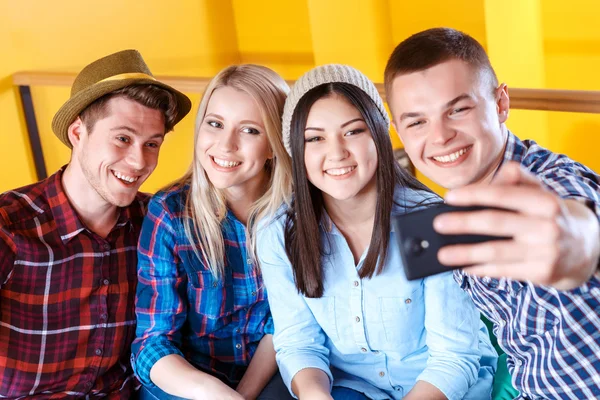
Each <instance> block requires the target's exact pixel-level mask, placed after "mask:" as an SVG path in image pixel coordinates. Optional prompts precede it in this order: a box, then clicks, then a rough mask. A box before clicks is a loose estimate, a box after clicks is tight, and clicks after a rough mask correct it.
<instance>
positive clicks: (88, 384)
mask: <svg viewBox="0 0 600 400" xmlns="http://www.w3.org/2000/svg"><path fill="white" fill-rule="evenodd" d="M84 386H85V388H86V390H90V389H91V388H92V386H94V384H93V383H92V382H86V383H85V385H84Z"/></svg>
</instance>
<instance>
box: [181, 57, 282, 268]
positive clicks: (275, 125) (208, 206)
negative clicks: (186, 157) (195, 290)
mask: <svg viewBox="0 0 600 400" xmlns="http://www.w3.org/2000/svg"><path fill="white" fill-rule="evenodd" d="M225 86H227V87H231V88H234V89H236V90H239V91H241V92H244V93H246V94H248V95H249V96H250V97H252V98H253V100H254V101H255V102H256V104H257V105H258V108H259V109H260V113H261V117H262V120H263V124H264V126H265V130H266V135H267V140H268V141H269V145H270V147H271V150H272V151H273V159H272V160H268V161H267V163H266V164H265V168H266V170H267V173H268V174H269V184H268V189H267V191H266V192H265V193H264V194H263V195H262V196H261V197H260V198H259V199H258V200H257V201H255V202H254V204H253V205H252V207H251V208H250V212H249V214H248V215H249V216H248V222H247V224H246V246H247V249H248V253H249V254H250V257H251V258H252V260H253V261H254V262H255V264H256V256H255V243H256V242H255V231H256V223H257V222H258V221H260V220H261V219H262V218H263V217H266V216H272V215H274V214H275V211H277V209H278V208H279V206H281V205H282V204H283V203H286V204H289V202H290V196H291V192H292V180H291V171H292V164H291V159H290V157H289V156H288V154H287V152H286V150H285V147H284V146H283V141H282V138H281V115H282V113H283V105H284V103H285V99H286V97H287V94H288V92H289V86H288V85H287V83H286V82H285V81H284V80H283V78H281V77H280V76H279V75H277V73H275V72H274V71H272V70H271V69H269V68H266V67H263V66H260V65H253V64H244V65H233V66H230V67H227V68H225V69H223V70H222V71H221V72H219V73H218V74H217V75H216V76H215V77H214V78H213V79H212V80H211V81H210V83H209V84H208V86H207V88H206V91H205V92H204V95H203V96H202V101H201V102H200V106H199V107H198V113H197V114H196V126H195V134H194V157H193V160H192V164H191V165H190V168H189V169H188V171H187V172H186V174H185V175H184V176H183V177H181V178H180V179H179V180H178V181H177V182H174V185H186V184H189V186H190V189H189V191H188V193H187V197H186V199H185V211H184V221H185V222H184V224H183V225H184V230H185V234H186V236H187V238H188V240H189V241H190V243H193V244H194V253H195V254H196V256H197V257H198V259H199V260H203V261H204V263H205V265H207V266H208V268H209V269H210V271H211V272H212V274H213V275H214V276H215V277H219V276H222V275H223V273H224V270H225V246H224V243H223V242H224V240H223V234H222V231H221V222H222V221H223V219H224V218H225V216H226V214H227V205H226V201H225V196H224V194H223V193H222V191H220V190H218V189H216V188H215V187H214V186H213V185H212V183H211V182H210V180H209V179H208V177H207V175H206V172H205V171H204V168H203V167H202V165H201V163H200V161H199V160H198V158H197V155H196V148H197V141H198V132H199V130H200V127H201V125H202V123H203V120H204V116H205V114H206V109H207V107H208V103H209V102H210V98H211V97H212V94H213V92H214V91H215V90H216V89H218V88H221V87H225Z"/></svg>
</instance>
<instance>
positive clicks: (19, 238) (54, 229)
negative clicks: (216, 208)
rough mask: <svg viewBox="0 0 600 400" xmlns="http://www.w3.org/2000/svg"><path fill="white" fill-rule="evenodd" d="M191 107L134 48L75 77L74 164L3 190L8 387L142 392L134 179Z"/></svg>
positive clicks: (8, 394) (64, 127) (69, 118)
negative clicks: (137, 372) (136, 368)
mask: <svg viewBox="0 0 600 400" xmlns="http://www.w3.org/2000/svg"><path fill="white" fill-rule="evenodd" d="M190 107H191V104H190V100H189V99H188V98H187V97H186V96H185V95H184V94H182V93H180V92H178V91H177V90H175V89H173V88H171V87H169V86H167V85H165V84H164V83H161V82H159V81H157V80H156V79H155V78H154V77H153V76H152V74H151V72H150V70H149V69H148V67H147V66H146V64H145V62H144V60H143V59H142V57H141V55H140V54H139V53H138V52H137V51H135V50H125V51H121V52H118V53H115V54H112V55H109V56H107V57H104V58H102V59H100V60H97V61H95V62H93V63H91V64H90V65H88V66H87V67H85V68H84V69H83V70H82V71H81V72H80V73H79V75H78V76H77V78H76V79H75V82H74V84H73V87H72V90H71V98H70V99H69V100H68V101H67V102H66V103H65V104H64V105H63V106H62V107H61V108H60V110H59V111H58V112H57V113H56V115H55V117H54V120H53V121H52V129H53V131H54V133H55V134H56V136H58V138H59V139H60V140H61V141H62V142H63V143H64V144H65V145H66V146H68V147H69V148H71V149H72V153H71V160H70V162H69V164H67V165H66V166H65V167H63V168H61V169H60V170H59V171H58V172H56V173H55V174H54V175H52V176H50V177H49V178H47V179H45V180H43V181H40V182H37V183H34V184H32V185H29V186H26V187H23V188H19V189H15V190H12V191H8V192H6V193H4V194H1V195H0V254H1V255H2V257H1V258H0V343H2V346H0V376H1V377H2V378H1V379H0V397H1V398H9V399H17V398H28V399H49V398H52V399H59V398H82V397H86V398H88V397H89V398H96V397H104V398H108V399H129V398H131V397H132V395H133V394H134V391H135V380H134V379H133V376H132V371H131V368H130V363H129V354H130V345H131V341H132V340H133V338H134V337H135V312H134V299H135V287H136V280H137V274H136V267H137V251H136V248H137V240H138V234H139V231H140V227H141V223H142V219H143V217H144V212H145V204H146V200H147V198H146V196H145V195H143V194H141V193H138V189H139V187H140V185H141V184H142V183H143V182H144V181H145V180H146V179H147V178H148V176H149V175H150V174H151V173H152V171H154V168H155V167H156V164H157V161H158V153H159V150H160V146H161V144H162V142H163V139H164V136H165V134H166V133H167V132H168V131H170V130H171V129H173V127H174V125H175V124H176V123H177V122H179V121H180V120H181V119H182V118H183V117H184V116H185V115H186V114H187V113H188V112H189V110H190Z"/></svg>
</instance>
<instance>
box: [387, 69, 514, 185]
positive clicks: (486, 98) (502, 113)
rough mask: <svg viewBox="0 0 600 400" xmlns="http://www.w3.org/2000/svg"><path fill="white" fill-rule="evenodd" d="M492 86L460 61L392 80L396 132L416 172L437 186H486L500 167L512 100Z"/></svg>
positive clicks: (484, 77)
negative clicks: (481, 184) (475, 184)
mask: <svg viewBox="0 0 600 400" xmlns="http://www.w3.org/2000/svg"><path fill="white" fill-rule="evenodd" d="M491 86H492V85H491V84H490V80H489V79H488V77H487V76H486V75H485V73H476V72H474V71H473V69H472V67H470V66H469V65H468V64H467V63H465V62H463V61H460V60H450V61H446V62H443V63H441V64H438V65H435V66H433V67H431V68H428V69H426V70H424V71H419V72H413V73H409V74H405V75H398V76H397V77H395V78H394V80H393V81H392V85H391V93H390V97H391V102H390V111H391V113H392V117H393V121H394V122H393V123H394V126H395V128H396V131H397V132H398V134H399V135H400V138H401V139H402V142H403V143H404V147H405V150H406V152H407V154H408V156H409V157H410V159H411V161H412V162H413V164H414V165H415V167H416V168H417V169H419V170H420V171H421V172H422V173H423V174H425V175H426V176H427V177H428V178H429V179H431V180H432V181H434V182H436V183H437V184H439V185H441V186H443V187H445V188H448V189H453V188H458V187H462V186H465V185H468V184H471V183H476V182H481V181H485V180H486V179H489V178H491V176H492V175H493V173H494V171H495V170H496V168H497V167H498V165H499V164H500V162H501V160H502V156H503V149H504V145H505V143H506V137H507V136H506V135H507V133H506V129H505V127H504V125H503V124H504V122H505V121H506V119H507V118H508V106H509V100H508V93H507V90H506V86H505V85H501V86H500V87H499V88H497V89H495V90H494V88H493V87H491Z"/></svg>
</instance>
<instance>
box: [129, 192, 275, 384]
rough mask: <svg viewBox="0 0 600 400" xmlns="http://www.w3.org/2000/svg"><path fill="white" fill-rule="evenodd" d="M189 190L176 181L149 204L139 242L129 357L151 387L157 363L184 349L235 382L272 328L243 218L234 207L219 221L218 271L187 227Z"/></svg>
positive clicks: (186, 354)
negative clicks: (199, 253) (221, 261)
mask: <svg viewBox="0 0 600 400" xmlns="http://www.w3.org/2000/svg"><path fill="white" fill-rule="evenodd" d="M187 191H188V187H187V186H185V187H183V188H182V187H177V186H176V187H174V188H172V189H170V190H168V191H166V192H160V193H158V194H156V195H155V196H154V197H153V198H152V200H151V201H150V204H149V205H148V214H147V215H146V218H145V219H144V223H143V226H142V232H141V235H140V241H139V244H138V280H139V282H138V285H137V299H136V314H137V330H136V339H135V341H134V342H133V345H132V365H133V368H134V371H135V373H136V375H137V376H138V378H139V379H140V381H141V382H142V383H143V384H144V385H147V386H150V387H152V386H153V384H152V382H151V380H150V369H151V368H152V366H153V365H154V363H156V362H157V361H158V360H159V359H161V358H162V357H165V356H167V355H169V354H179V355H181V356H182V357H184V358H185V359H187V360H188V361H189V362H190V363H191V364H192V365H194V366H195V367H196V368H198V369H200V370H202V371H204V372H207V373H209V374H211V375H214V376H217V377H219V378H220V379H222V380H224V381H225V382H227V383H229V384H230V385H234V384H235V383H237V382H238V381H239V380H240V379H241V376H242V375H243V373H244V372H245V369H246V367H247V365H248V364H249V363H250V359H251V358H252V355H253V354H254V352H255V350H256V347H257V346H258V343H259V342H260V340H261V339H262V337H263V336H264V335H265V334H272V333H273V322H272V319H271V313H270V311H269V305H268V302H267V294H266V291H265V289H264V287H263V282H262V278H261V275H260V272H259V271H258V269H257V268H254V267H253V264H252V260H251V258H250V257H249V255H248V254H247V253H246V234H245V228H244V225H243V224H242V223H241V222H240V221H239V220H238V219H236V217H235V216H234V215H233V214H232V213H231V212H228V213H227V216H226V218H225V219H224V220H223V222H222V232H223V238H224V240H225V253H226V263H225V275H224V276H222V277H221V278H219V279H216V278H215V277H214V276H213V275H212V274H211V272H210V271H209V269H208V267H207V266H206V265H205V264H204V262H203V261H200V260H199V259H198V258H197V257H196V255H195V254H194V251H193V247H192V245H191V243H190V241H189V240H188V239H187V237H186V236H185V233H184V229H183V216H182V215H183V209H184V204H185V196H186V194H187Z"/></svg>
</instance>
